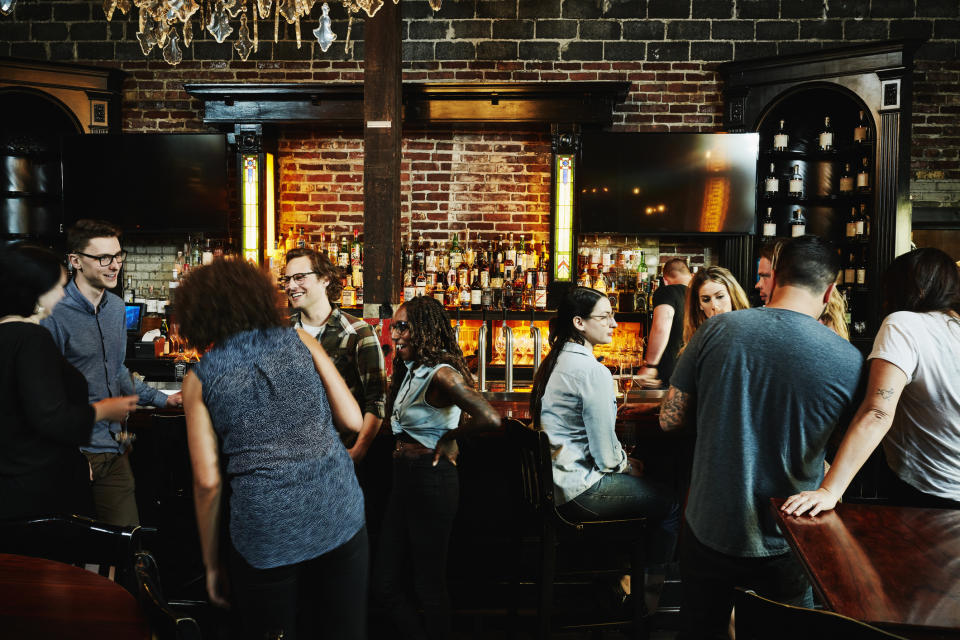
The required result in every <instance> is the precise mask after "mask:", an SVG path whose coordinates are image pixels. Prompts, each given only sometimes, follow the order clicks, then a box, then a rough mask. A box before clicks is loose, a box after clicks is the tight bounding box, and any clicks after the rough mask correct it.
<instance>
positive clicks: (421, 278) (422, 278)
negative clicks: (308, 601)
mask: <svg viewBox="0 0 960 640" xmlns="http://www.w3.org/2000/svg"><path fill="white" fill-rule="evenodd" d="M413 286H414V289H416V292H415V293H416V295H417V296H422V295H426V293H427V276H426V275H425V274H424V273H423V271H421V272H419V273H418V274H417V279H416V280H414V285H413Z"/></svg>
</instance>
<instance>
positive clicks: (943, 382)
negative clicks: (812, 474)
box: [783, 249, 960, 515]
mask: <svg viewBox="0 0 960 640" xmlns="http://www.w3.org/2000/svg"><path fill="white" fill-rule="evenodd" d="M883 289H884V309H885V311H887V312H888V313H889V315H888V316H887V317H886V318H885V319H884V321H883V324H882V325H881V327H880V331H879V332H878V333H877V337H876V340H875V341H874V343H873V351H871V352H870V355H869V356H868V359H869V360H870V379H869V381H868V383H867V391H866V396H865V397H864V399H863V403H862V404H861V405H860V409H859V411H857V415H856V417H855V418H854V419H853V423H852V424H851V425H850V429H849V430H848V431H847V434H846V435H845V436H844V438H843V442H841V444H840V450H839V451H838V452H837V457H836V459H835V460H834V462H833V466H832V467H830V471H829V472H828V473H827V475H826V476H825V477H824V479H823V483H822V484H821V485H820V488H819V489H817V490H816V491H804V492H803V493H799V494H797V495H795V496H791V497H790V498H789V499H788V500H787V501H786V502H785V503H784V505H783V510H784V511H785V512H787V513H792V514H796V515H800V514H802V513H805V512H807V511H809V512H810V514H811V515H816V514H817V513H819V512H821V511H824V510H828V509H833V507H834V506H835V505H836V503H837V500H838V499H839V497H840V496H841V495H842V494H843V492H844V491H845V490H846V488H847V486H848V485H849V484H850V481H851V480H852V479H853V476H854V475H855V474H856V473H857V471H858V470H859V469H860V467H861V466H862V465H863V463H864V462H865V461H866V460H867V458H868V457H869V456H870V454H871V453H872V452H873V450H874V449H875V448H876V447H877V445H878V444H879V443H880V441H881V440H883V449H884V453H885V454H886V458H887V464H888V465H889V466H890V469H891V471H893V474H894V476H895V478H894V480H893V485H892V486H891V487H890V498H891V502H893V503H894V504H900V505H906V506H920V507H939V508H948V509H960V271H958V269H957V267H956V265H954V263H953V260H952V259H951V258H950V256H948V255H947V254H946V253H944V252H943V251H940V250H939V249H915V250H914V251H911V252H910V253H907V254H904V255H902V256H900V257H899V258H897V259H896V260H894V261H893V262H892V263H891V264H890V267H889V268H888V269H887V271H886V273H884V277H883Z"/></svg>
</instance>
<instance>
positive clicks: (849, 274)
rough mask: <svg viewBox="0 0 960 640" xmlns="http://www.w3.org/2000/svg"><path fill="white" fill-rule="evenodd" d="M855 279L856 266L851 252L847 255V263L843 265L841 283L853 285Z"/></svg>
mask: <svg viewBox="0 0 960 640" xmlns="http://www.w3.org/2000/svg"><path fill="white" fill-rule="evenodd" d="M856 281H857V267H856V264H855V262H854V257H853V252H850V253H849V254H848V255H847V263H846V264H845V265H844V267H843V284H845V285H847V286H851V287H852V286H853V285H854V284H855V283H856Z"/></svg>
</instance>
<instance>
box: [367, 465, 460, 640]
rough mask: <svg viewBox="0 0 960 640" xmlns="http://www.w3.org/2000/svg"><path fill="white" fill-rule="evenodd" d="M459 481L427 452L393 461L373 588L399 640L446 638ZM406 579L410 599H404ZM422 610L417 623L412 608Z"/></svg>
mask: <svg viewBox="0 0 960 640" xmlns="http://www.w3.org/2000/svg"><path fill="white" fill-rule="evenodd" d="M459 497H460V479H459V477H458V476H457V469H456V467H454V466H453V465H452V464H450V462H449V461H448V460H447V459H446V458H440V462H439V463H438V464H437V466H436V467H434V466H433V453H432V452H430V453H425V454H424V455H420V456H417V457H407V456H399V457H394V459H393V488H392V489H391V492H390V497H389V498H388V500H387V509H386V513H385V514H384V517H383V527H382V529H381V531H380V543H379V545H378V547H379V548H378V553H377V558H376V560H375V562H374V572H373V587H374V593H375V595H376V597H377V599H378V600H379V601H380V602H381V603H382V604H383V606H384V607H385V608H386V610H387V613H388V614H389V616H390V618H391V620H392V621H393V623H394V624H395V625H396V627H397V629H398V630H399V632H400V636H401V637H403V638H416V639H421V638H430V639H431V640H432V639H435V638H447V637H449V635H450V627H451V621H450V596H449V594H448V593H447V549H448V547H449V544H450V532H451V531H452V529H453V519H454V516H455V515H456V513H457V503H458V501H459ZM411 579H412V583H413V584H412V587H413V594H412V595H413V596H414V598H415V602H413V601H411V598H410V596H409V590H410V589H409V587H410V585H409V581H410V580H411ZM417 605H419V606H420V607H422V608H423V619H422V621H421V619H420V617H419V616H418V615H417V609H416V606H417Z"/></svg>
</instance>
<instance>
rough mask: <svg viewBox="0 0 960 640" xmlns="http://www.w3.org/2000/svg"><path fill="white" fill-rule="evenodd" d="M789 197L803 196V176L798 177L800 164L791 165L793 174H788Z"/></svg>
mask: <svg viewBox="0 0 960 640" xmlns="http://www.w3.org/2000/svg"><path fill="white" fill-rule="evenodd" d="M790 197H792V198H802V197H803V178H801V177H800V165H798V164H795V165H793V175H792V176H790Z"/></svg>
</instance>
